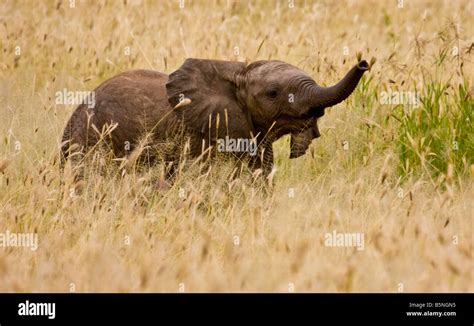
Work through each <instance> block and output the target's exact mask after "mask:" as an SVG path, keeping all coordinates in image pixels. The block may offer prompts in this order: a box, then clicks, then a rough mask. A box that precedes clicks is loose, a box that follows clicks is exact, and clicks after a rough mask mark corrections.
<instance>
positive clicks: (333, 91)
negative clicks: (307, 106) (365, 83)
mask: <svg viewBox="0 0 474 326" xmlns="http://www.w3.org/2000/svg"><path fill="white" fill-rule="evenodd" d="M368 69H369V64H368V63H367V61H365V60H362V61H360V62H359V63H358V64H356V65H355V66H354V67H353V68H352V69H351V70H349V72H348V73H347V74H346V76H344V78H343V79H341V81H339V82H338V83H337V84H336V85H333V86H330V87H321V86H318V85H316V86H315V87H314V88H313V94H312V96H313V98H314V102H313V103H312V105H311V106H312V108H314V109H321V108H326V107H330V106H333V105H336V104H338V103H340V102H342V101H344V100H345V99H346V98H347V97H349V95H351V93H352V92H353V91H354V89H355V88H356V86H357V84H358V83H359V80H360V79H361V78H362V75H363V74H364V72H365V71H367V70H368Z"/></svg>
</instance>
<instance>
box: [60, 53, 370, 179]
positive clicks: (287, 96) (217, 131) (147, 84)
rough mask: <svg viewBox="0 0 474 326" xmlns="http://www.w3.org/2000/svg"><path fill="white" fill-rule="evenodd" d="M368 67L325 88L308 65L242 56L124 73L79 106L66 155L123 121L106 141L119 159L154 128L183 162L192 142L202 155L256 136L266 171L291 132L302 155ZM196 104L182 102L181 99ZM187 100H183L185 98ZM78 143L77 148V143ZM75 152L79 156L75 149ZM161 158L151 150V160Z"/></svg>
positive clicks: (169, 153) (156, 138)
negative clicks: (328, 111)
mask: <svg viewBox="0 0 474 326" xmlns="http://www.w3.org/2000/svg"><path fill="white" fill-rule="evenodd" d="M366 70H368V64H367V62H366V61H365V60H362V61H360V62H359V63H358V64H357V65H356V66H354V67H353V68H352V69H351V70H350V71H349V72H348V73H347V74H346V76H345V77H344V78H343V79H342V80H341V81H340V82H339V83H337V84H336V85H334V86H331V87H327V88H325V87H320V86H318V85H317V84H316V82H315V81H314V80H313V79H312V78H311V77H309V76H308V75H307V74H306V73H305V72H304V71H302V70H300V69H298V68H296V67H294V66H292V65H289V64H287V63H284V62H281V61H273V60H272V61H257V62H254V63H252V64H249V65H247V66H246V65H245V64H244V63H241V62H230V61H217V60H201V59H187V60H186V61H185V62H184V64H183V65H182V66H181V67H180V68H179V69H178V70H176V71H175V72H173V73H172V74H170V75H169V76H168V75H166V74H163V73H159V72H155V71H148V70H136V71H130V72H125V73H122V74H120V75H117V76H115V77H113V78H111V79H109V80H107V81H105V82H104V83H102V84H101V85H100V86H99V87H98V88H97V89H96V90H95V102H96V103H95V107H94V108H88V107H87V105H80V106H79V107H78V108H77V109H76V110H75V111H74V113H73V114H72V116H71V118H70V120H69V122H68V124H67V126H66V129H65V131H64V135H63V146H62V153H63V158H67V157H68V156H72V157H73V158H74V159H75V160H76V161H78V160H80V159H81V158H82V155H83V153H84V152H85V151H86V150H87V149H88V148H90V147H91V146H93V145H94V144H95V143H96V142H97V140H98V138H97V133H96V132H95V131H94V130H93V128H92V127H91V126H92V125H94V126H95V128H96V129H98V130H102V128H103V127H104V126H105V125H106V124H112V123H117V124H118V125H117V127H116V129H115V130H114V131H112V133H111V137H108V138H107V140H108V141H111V142H110V144H111V146H112V148H113V151H114V153H115V155H116V156H117V157H124V156H126V155H127V154H128V153H129V151H132V150H133V149H134V147H135V146H136V144H137V143H138V141H139V140H140V139H141V137H143V136H144V135H145V133H147V132H152V133H153V141H152V143H151V144H150V145H151V146H152V148H154V149H155V152H154V153H160V156H161V157H160V159H163V160H165V161H173V162H176V161H177V160H178V159H179V154H180V153H182V149H183V146H184V144H185V143H186V141H189V145H190V146H189V155H190V156H191V157H196V156H198V155H199V154H200V153H202V150H203V149H206V148H207V147H208V146H209V145H215V141H216V139H217V138H225V136H226V135H228V136H229V137H230V138H234V139H238V138H252V136H257V140H258V151H259V155H258V156H256V157H252V158H250V165H251V167H252V168H262V169H263V171H264V173H265V174H268V173H269V172H270V171H271V168H272V165H273V151H272V143H273V142H274V141H275V140H277V139H279V138H280V137H281V136H283V135H285V134H291V150H290V152H291V154H290V157H291V158H296V157H299V156H301V155H303V154H304V153H305V152H306V150H307V149H308V146H309V145H310V144H311V141H312V140H313V139H314V138H317V137H319V136H320V134H319V130H318V126H317V120H318V118H320V117H322V116H323V115H324V110H325V108H327V107H330V106H333V105H335V104H337V103H339V102H341V101H343V100H344V99H346V98H347V97H348V96H349V95H350V94H351V93H352V91H353V90H354V89H355V87H356V86H357V84H358V82H359V80H360V78H361V77H362V75H363V73H364V72H365V71H366ZM183 97H184V98H188V99H190V100H191V103H189V104H188V105H178V103H180V100H181V99H182V98H183ZM181 104H184V102H183V103H181ZM217 120H219V123H216V121H217ZM72 145H73V146H72ZM73 152H74V153H75V155H72V153H73ZM150 158H151V159H152V160H153V159H155V157H154V154H153V153H151V154H150V152H148V159H150Z"/></svg>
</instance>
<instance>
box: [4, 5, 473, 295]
mask: <svg viewBox="0 0 474 326" xmlns="http://www.w3.org/2000/svg"><path fill="white" fill-rule="evenodd" d="M181 7H182V8H181ZM473 13H474V1H472V0H459V1H418V0H405V1H404V2H400V1H396V0H394V1H375V0H374V1H303V0H295V1H294V2H292V1H287V0H281V1H276V0H275V1H273V0H268V1H230V0H229V1H204V0H201V1H198V0H194V1H192V0H186V1H185V2H184V3H182V2H179V1H164V0H162V1H159V0H156V1H139V0H137V1H132V0H127V1H92V0H91V1H81V0H76V1H75V2H70V1H58V0H55V1H27V0H23V1H16V0H3V1H1V3H0V45H1V50H0V51H1V54H0V58H1V59H0V69H1V70H0V118H1V122H0V136H1V139H0V140H1V145H0V234H3V235H6V234H7V233H8V232H9V233H17V234H18V233H35V234H36V235H37V239H38V248H37V250H32V249H33V248H31V247H18V246H13V245H11V244H10V245H9V246H7V245H3V246H2V242H0V291H1V292H293V291H294V292H402V291H403V292H467V291H470V292H472V291H473V290H474V284H473V279H472V271H473V270H474V268H473V267H474V266H473V260H472V245H473V232H472V219H473V206H472V201H473V199H474V191H473V187H472V186H473V180H474V175H473V173H474V166H473V164H474V161H473V156H474V153H473V152H474V145H473V144H474V132H473V127H472V119H473V118H474V114H473V110H474V104H473V97H474V80H473V76H474V74H473V72H474V26H473V25H474V23H473ZM359 52H360V53H361V55H362V57H363V58H365V59H366V60H370V59H371V58H375V59H376V62H375V63H374V65H373V66H372V68H371V71H370V72H368V73H366V74H365V76H364V78H363V80H362V81H361V82H360V83H359V86H358V88H357V90H356V91H355V92H354V94H353V95H352V96H351V97H349V99H348V100H346V101H345V102H343V103H341V104H339V105H337V106H335V107H333V108H331V109H329V110H328V111H327V114H326V115H325V116H324V117H323V118H322V120H321V123H322V124H321V125H320V130H321V134H322V137H321V138H319V139H317V140H314V142H313V144H312V146H311V149H310V151H309V153H307V154H306V155H304V156H303V157H301V158H298V159H295V160H290V159H289V158H288V156H289V138H288V137H284V138H282V139H280V140H279V141H278V142H277V143H275V144H274V150H275V153H276V170H275V173H274V174H272V180H271V183H272V184H273V186H270V188H271V189H270V190H268V189H266V188H265V189H264V187H263V186H262V183H261V182H258V181H255V182H254V181H252V178H251V177H250V176H246V175H245V174H244V175H243V176H242V177H241V178H231V177H229V175H230V174H232V169H233V166H232V164H231V162H223V161H218V162H216V163H215V164H214V165H213V166H212V168H211V170H209V171H206V172H202V173H197V171H196V170H192V169H191V171H183V173H181V174H180V175H179V176H178V178H177V180H176V182H175V183H174V184H173V187H172V189H170V190H169V191H158V190H157V189H156V187H155V184H154V180H155V178H154V176H156V174H157V173H160V171H161V167H160V166H156V167H155V168H153V169H150V170H128V171H118V169H117V165H113V164H110V165H109V167H110V168H109V170H110V171H108V172H110V173H99V172H96V171H94V170H89V172H88V175H87V177H86V179H85V181H84V182H82V183H81V184H80V185H74V184H73V176H72V173H73V171H72V167H71V166H70V165H69V164H68V165H67V166H66V169H65V171H64V173H61V171H60V169H59V164H58V157H59V150H58V148H59V145H60V142H61V135H62V131H63V128H64V126H65V123H66V121H67V119H68V117H69V116H70V114H71V112H72V111H73V109H74V108H75V105H61V104H56V102H55V98H56V93H57V92H58V91H59V92H61V91H63V90H64V89H67V90H73V91H90V90H93V89H94V88H95V87H96V86H97V85H99V84H100V83H101V82H103V81H104V80H106V79H107V78H110V77H112V76H114V75H116V74H118V73H120V72H122V71H126V70H131V69H139V68H145V69H155V70H158V71H163V72H166V73H171V72H172V71H174V70H175V69H176V68H177V67H179V66H180V65H181V64H182V62H183V61H184V59H185V58H187V57H197V58H212V59H223V60H240V61H248V62H252V61H255V60H261V59H279V60H283V61H286V62H288V63H291V64H293V65H296V66H298V67H300V68H301V69H303V70H305V71H306V72H307V73H309V74H310V75H311V76H312V77H313V78H314V79H315V80H316V81H317V82H318V83H320V84H322V85H330V84H333V83H334V82H336V81H338V80H339V79H340V78H341V77H343V75H344V74H345V73H346V72H347V70H349V68H350V67H351V66H352V65H354V64H355V63H356V56H357V53H359ZM384 92H386V93H384ZM387 92H389V93H390V92H392V93H390V94H395V95H396V94H404V93H403V92H420V94H421V103H420V104H419V105H418V106H414V105H410V104H407V103H397V102H396V101H392V102H390V103H386V102H384V101H383V100H382V97H383V96H384V95H383V94H385V95H386V94H387ZM100 160H101V159H99V161H100ZM99 163H100V162H99ZM106 165H107V164H106ZM79 186H80V187H81V188H82V191H81V192H76V191H75V189H77V188H78V187H79ZM333 232H336V233H356V234H358V235H360V236H363V237H364V246H363V248H360V249H363V250H357V248H356V247H350V246H345V247H330V246H327V245H326V243H325V239H326V236H327V234H333ZM4 244H5V243H4Z"/></svg>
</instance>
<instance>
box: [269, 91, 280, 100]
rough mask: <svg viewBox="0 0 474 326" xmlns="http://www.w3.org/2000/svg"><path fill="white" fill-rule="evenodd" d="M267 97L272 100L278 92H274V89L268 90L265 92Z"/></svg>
mask: <svg viewBox="0 0 474 326" xmlns="http://www.w3.org/2000/svg"><path fill="white" fill-rule="evenodd" d="M267 96H268V97H269V98H272V99H274V98H276V97H277V96H278V90H276V89H269V90H268V91H267Z"/></svg>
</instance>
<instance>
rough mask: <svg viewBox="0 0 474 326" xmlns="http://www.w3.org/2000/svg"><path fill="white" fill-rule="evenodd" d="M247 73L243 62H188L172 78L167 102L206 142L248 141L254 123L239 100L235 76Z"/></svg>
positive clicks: (198, 60)
mask: <svg viewBox="0 0 474 326" xmlns="http://www.w3.org/2000/svg"><path fill="white" fill-rule="evenodd" d="M244 69H245V64H244V63H242V62H232V61H219V60H203V59H192V58H191V59H186V61H185V62H184V63H183V65H182V66H181V67H180V68H179V69H178V70H176V71H175V72H173V73H171V74H170V76H169V80H168V83H167V84H166V90H167V95H168V102H169V103H170V105H171V106H172V107H173V108H174V112H175V114H177V115H178V117H179V118H180V119H182V121H184V124H185V126H187V127H189V128H191V129H193V130H194V131H197V132H199V133H201V134H202V135H203V137H204V138H206V139H207V138H208V137H209V138H210V140H211V141H215V140H216V139H217V138H224V137H225V136H229V137H231V138H235V139H237V138H249V137H250V136H251V132H253V128H252V122H251V120H250V116H249V114H248V113H247V110H246V107H244V106H243V105H241V104H240V103H239V101H238V99H237V85H236V76H238V74H239V72H241V71H243V70H244ZM183 99H189V100H191V102H190V103H189V101H187V100H185V101H186V102H188V103H189V104H186V105H184V104H185V103H186V102H184V101H183ZM180 101H183V103H181V104H182V105H178V104H179V103H180ZM177 105H178V107H176V106H177Z"/></svg>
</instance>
